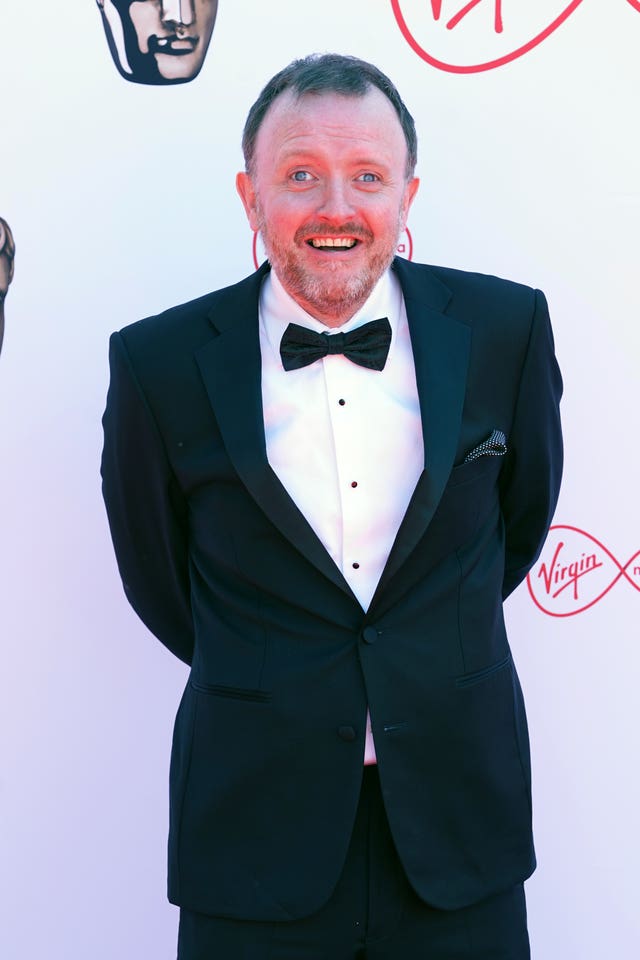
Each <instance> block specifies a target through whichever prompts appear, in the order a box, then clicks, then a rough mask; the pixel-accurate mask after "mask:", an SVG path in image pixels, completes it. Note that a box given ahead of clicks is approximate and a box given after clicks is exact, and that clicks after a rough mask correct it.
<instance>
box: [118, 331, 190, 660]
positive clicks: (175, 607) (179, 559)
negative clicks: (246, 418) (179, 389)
mask: <svg viewBox="0 0 640 960" xmlns="http://www.w3.org/2000/svg"><path fill="white" fill-rule="evenodd" d="M109 363H110V368H111V382H110V385H109V392H108V394H107V405H106V410H105V413H104V417H103V419H102V423H103V427H104V449H103V454H102V492H103V496H104V501H105V505H106V508H107V516H108V518H109V527H110V529H111V537H112V539H113V545H114V548H115V553H116V558H117V561H118V568H119V570H120V576H121V577H122V583H123V586H124V590H125V593H126V595H127V598H128V600H129V602H130V603H131V605H132V607H133V608H134V610H135V611H136V613H137V614H138V616H139V617H140V618H141V619H142V620H143V621H144V623H145V624H146V625H147V627H148V628H149V629H150V630H151V631H152V633H154V634H155V635H156V637H157V638H158V639H159V640H160V641H161V642H162V643H163V644H164V645H165V646H166V647H168V648H169V650H171V652H172V653H174V654H175V655H176V656H177V657H179V658H180V659H181V660H184V661H185V663H190V662H191V657H192V654H193V620H192V616H191V602H190V584H189V563H188V531H187V505H186V502H185V500H184V497H183V496H182V493H181V491H180V490H179V488H178V484H177V481H176V478H175V476H174V474H173V472H172V470H171V466H170V463H169V460H168V457H167V453H166V450H165V447H164V443H163V440H162V437H161V435H160V432H159V429H158V426H157V424H156V422H155V420H154V417H153V414H152V411H151V409H150V408H149V405H148V403H147V400H146V398H145V396H144V394H143V391H142V388H141V387H140V384H139V382H138V379H137V378H136V375H135V372H134V370H133V367H132V364H131V360H130V358H129V355H128V353H127V349H126V345H125V343H124V340H123V338H122V336H121V334H119V333H114V334H113V335H112V337H111V341H110V345H109Z"/></svg>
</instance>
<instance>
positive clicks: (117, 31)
mask: <svg viewBox="0 0 640 960" xmlns="http://www.w3.org/2000/svg"><path fill="white" fill-rule="evenodd" d="M97 3H98V6H99V8H100V13H101V15H102V23H103V26H104V31H105V34H106V37H107V43H108V44H109V50H110V52H111V56H112V57H113V62H114V63H115V65H116V67H117V68H118V72H119V73H120V75H121V76H122V77H124V78H125V80H132V81H133V82H134V83H149V84H167V83H187V82H188V81H189V80H193V79H194V78H195V77H197V76H198V74H199V73H200V70H201V68H202V64H203V63H204V58H205V56H206V53H207V49H208V47H209V41H210V40H211V35H212V34H213V28H214V25H215V22H216V14H217V12H218V0H97Z"/></svg>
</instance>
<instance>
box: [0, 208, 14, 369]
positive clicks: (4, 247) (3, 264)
mask: <svg viewBox="0 0 640 960" xmlns="http://www.w3.org/2000/svg"><path fill="white" fill-rule="evenodd" d="M15 255H16V245H15V243H14V242H13V234H12V233H11V229H10V227H9V224H8V223H7V221H6V220H3V219H2V217H0V350H2V341H3V339H4V298H5V297H6V295H7V290H8V289H9V284H10V283H11V281H12V280H13V261H14V258H15Z"/></svg>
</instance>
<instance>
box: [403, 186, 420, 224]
mask: <svg viewBox="0 0 640 960" xmlns="http://www.w3.org/2000/svg"><path fill="white" fill-rule="evenodd" d="M419 186H420V179H419V178H418V177H412V178H411V180H409V181H408V182H407V185H406V187H405V189H404V196H403V198H402V214H401V217H400V222H401V224H402V230H404V228H405V227H406V225H407V218H408V216H409V210H410V209H411V204H412V203H413V198H414V197H415V195H416V193H417V192H418V187H419Z"/></svg>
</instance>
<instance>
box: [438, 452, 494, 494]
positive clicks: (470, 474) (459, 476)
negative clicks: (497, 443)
mask: <svg viewBox="0 0 640 960" xmlns="http://www.w3.org/2000/svg"><path fill="white" fill-rule="evenodd" d="M503 459H504V458H503V457H502V456H484V457H478V458H477V459H476V460H469V461H466V462H464V463H460V464H459V465H458V466H457V467H454V468H453V470H452V471H451V475H450V477H449V483H448V484H447V486H448V487H457V486H459V485H460V484H462V483H470V482H471V481H472V480H481V479H484V480H486V481H487V483H492V482H494V481H495V480H496V479H497V477H498V474H499V473H500V468H501V467H502V463H503Z"/></svg>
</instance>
